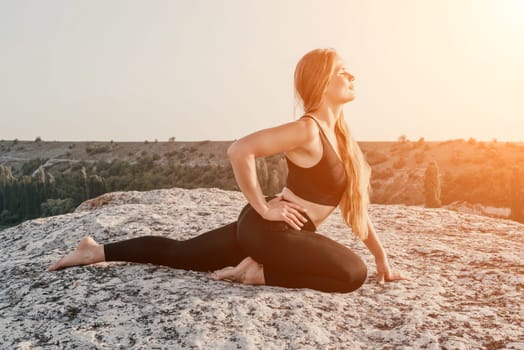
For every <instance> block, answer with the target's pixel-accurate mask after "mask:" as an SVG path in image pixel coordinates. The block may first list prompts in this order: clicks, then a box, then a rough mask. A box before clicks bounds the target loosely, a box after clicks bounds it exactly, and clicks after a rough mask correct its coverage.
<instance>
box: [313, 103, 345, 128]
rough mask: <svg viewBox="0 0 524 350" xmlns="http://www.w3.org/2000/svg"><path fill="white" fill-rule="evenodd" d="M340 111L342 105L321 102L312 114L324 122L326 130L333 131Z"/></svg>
mask: <svg viewBox="0 0 524 350" xmlns="http://www.w3.org/2000/svg"><path fill="white" fill-rule="evenodd" d="M341 113H342V105H334V106H333V105H331V106H329V105H326V104H322V105H321V106H320V108H319V109H317V110H316V111H315V112H313V113H312V114H313V115H314V116H315V117H317V119H318V120H320V121H321V122H323V123H324V126H325V128H326V130H330V131H333V130H335V124H336V123H337V120H338V118H339V116H340V115H341Z"/></svg>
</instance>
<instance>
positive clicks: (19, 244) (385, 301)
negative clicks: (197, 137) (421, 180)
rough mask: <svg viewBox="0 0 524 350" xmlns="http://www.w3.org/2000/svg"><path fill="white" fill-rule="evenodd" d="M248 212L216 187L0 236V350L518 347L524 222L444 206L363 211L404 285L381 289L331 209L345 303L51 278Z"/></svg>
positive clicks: (139, 270) (173, 281) (131, 279)
mask: <svg viewBox="0 0 524 350" xmlns="http://www.w3.org/2000/svg"><path fill="white" fill-rule="evenodd" d="M244 203H245V200H244V199H243V196H242V194H241V193H238V192H227V191H221V190H216V189H197V190H183V189H176V188H174V189H169V190H155V191H149V192H115V193H110V194H105V195H103V196H101V197H99V198H96V199H94V200H90V201H87V202H85V203H83V204H82V205H81V206H80V207H79V208H77V210H76V211H75V212H74V213H71V214H66V215H60V216H55V217H49V218H42V219H37V220H32V221H27V222H24V223H22V224H20V225H19V226H16V227H13V228H9V229H6V230H4V231H2V232H0V236H1V241H2V244H1V247H0V249H1V256H2V258H1V260H0V286H1V289H0V314H1V315H2V316H1V318H0V329H3V331H0V344H1V345H0V348H5V349H34V348H46V349H48V348H49V349H53V348H56V349H71V348H77V349H93V348H96V349H118V348H122V349H128V348H148V349H157V348H169V349H177V348H188V349H210V348H212V349H439V348H446V349H477V348H479V349H480V348H482V349H524V332H523V329H524V308H523V307H524V306H523V305H524V299H523V287H524V265H523V261H524V256H523V254H524V253H523V252H524V225H522V224H519V223H516V222H512V221H507V220H500V219H493V218H488V217H483V216H477V215H472V214H466V213H457V212H454V211H448V210H445V209H425V208H421V207H415V206H402V205H372V206H371V208H370V211H371V217H372V220H373V222H374V223H375V226H376V229H377V232H378V233H379V235H380V236H381V238H382V240H383V243H384V245H385V247H386V249H387V251H388V253H389V256H390V259H391V262H392V264H393V265H394V267H395V268H397V269H400V270H402V271H405V272H406V273H408V274H409V275H410V276H411V278H412V280H411V281H403V282H396V283H388V284H386V285H385V286H381V285H379V284H377V283H376V280H375V272H374V271H375V270H374V261H373V257H372V256H371V255H370V253H369V252H368V251H367V250H366V248H365V246H364V245H363V244H362V243H361V242H359V241H358V240H357V239H355V238H353V237H352V236H351V234H350V233H349V230H348V229H347V228H346V227H345V226H344V225H343V224H342V220H341V218H340V215H339V213H338V212H335V215H333V216H332V217H331V218H330V219H329V221H328V222H326V223H325V224H324V225H323V226H322V227H321V228H320V231H321V232H322V233H324V234H326V235H327V236H329V237H332V238H333V239H336V240H338V241H340V242H342V243H343V244H345V245H347V246H349V247H351V248H352V249H354V250H355V251H356V252H358V253H359V254H360V255H361V256H362V257H363V259H364V260H365V261H366V262H367V264H368V266H369V270H370V273H369V276H368V279H367V281H366V283H365V284H364V285H363V286H362V288H360V289H359V290H358V291H356V292H353V293H350V294H338V293H332V294H328V293H322V292H318V291H314V290H309V289H295V290H292V289H285V288H278V287H267V286H245V285H238V284H232V283H228V282H217V281H213V280H211V279H210V278H209V276H208V274H206V273H199V272H193V271H182V270H176V269H171V268H166V267H162V266H153V265H140V264H130V263H101V264H97V265H91V266H86V267H74V268H69V269H65V270H61V271H58V272H48V271H47V270H46V269H47V266H48V265H50V264H51V263H52V262H54V261H55V260H56V259H58V258H59V257H61V256H62V255H63V254H65V253H66V252H68V251H70V250H71V249H72V248H73V247H74V246H76V244H77V243H78V242H79V241H80V239H81V238H82V237H83V236H85V235H88V234H89V235H91V236H93V237H94V238H95V239H96V240H97V241H99V242H102V243H103V242H110V241H115V240H120V239H125V238H130V237H136V236H140V235H146V234H147V235H150V234H153V235H162V236H169V237H172V238H176V239H185V238H189V237H192V236H194V235H197V234H198V233H199V232H203V231H205V230H209V229H212V228H215V227H217V226H218V225H222V224H225V223H228V222H231V221H234V220H235V219H236V215H237V214H238V212H239V210H240V209H241V207H242V206H243V205H244Z"/></svg>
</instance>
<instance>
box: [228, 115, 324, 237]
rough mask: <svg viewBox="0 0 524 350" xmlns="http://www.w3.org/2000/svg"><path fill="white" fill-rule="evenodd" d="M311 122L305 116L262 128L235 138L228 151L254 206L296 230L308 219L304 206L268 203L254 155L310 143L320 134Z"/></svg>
mask: <svg viewBox="0 0 524 350" xmlns="http://www.w3.org/2000/svg"><path fill="white" fill-rule="evenodd" d="M312 123H314V122H313V121H310V120H309V119H302V120H298V121H295V122H291V123H287V124H283V125H280V126H277V127H274V128H270V129H264V130H260V131H257V132H255V133H253V134H250V135H248V136H246V137H243V138H241V139H239V140H238V141H235V142H234V143H233V144H231V146H229V148H228V150H227V155H228V157H229V160H230V161H231V166H232V168H233V173H234V174H235V179H236V181H237V184H238V187H239V188H240V190H241V191H242V193H243V194H244V196H245V197H246V199H247V200H248V202H249V203H250V204H251V206H252V207H253V209H255V210H256V211H257V212H258V213H259V214H260V215H261V216H262V217H264V218H266V219H268V220H283V221H286V222H288V223H289V224H291V225H292V226H293V227H295V228H296V229H300V227H299V226H302V222H306V221H307V219H306V218H305V217H304V216H302V215H301V214H300V213H299V211H300V210H302V211H303V210H304V209H303V208H302V207H300V206H298V205H297V204H294V203H289V202H281V203H273V204H274V205H270V204H269V203H267V202H266V200H265V198H264V194H263V192H262V188H261V186H260V184H259V182H258V178H257V173H256V165H255V158H257V157H267V156H270V155H273V154H277V153H282V152H289V151H291V150H294V149H296V148H300V147H304V146H305V145H307V144H308V143H311V142H312V141H313V140H314V138H315V137H317V135H316V134H318V131H316V125H312ZM315 133H316V134H315Z"/></svg>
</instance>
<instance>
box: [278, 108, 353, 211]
mask: <svg viewBox="0 0 524 350" xmlns="http://www.w3.org/2000/svg"><path fill="white" fill-rule="evenodd" d="M304 117H308V118H311V119H313V120H314V121H315V122H316V123H317V125H318V128H319V129H320V138H321V139H322V158H320V160H319V161H318V163H317V164H315V165H313V166H312V167H309V168H302V167H300V166H298V165H296V164H295V163H293V162H292V161H290V160H289V159H288V158H287V156H286V161H287V167H288V176H287V185H286V187H287V188H289V189H290V190H291V191H293V193H295V194H296V195H297V196H299V197H301V198H303V199H305V200H308V201H310V202H314V203H318V204H324V205H331V206H337V205H338V203H339V202H340V199H341V198H342V194H343V193H344V190H345V189H346V186H347V176H346V171H345V169H344V164H343V163H342V161H341V160H340V159H339V158H338V155H337V153H336V152H335V150H334V149H333V146H331V143H330V142H329V140H328V138H327V136H326V135H325V134H324V131H323V130H322V127H321V126H320V124H319V123H318V121H317V120H316V119H315V118H313V117H312V116H309V115H304V116H303V117H302V118H304Z"/></svg>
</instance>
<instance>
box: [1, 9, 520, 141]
mask: <svg viewBox="0 0 524 350" xmlns="http://www.w3.org/2000/svg"><path fill="white" fill-rule="evenodd" d="M523 38H524V0H425V1H421V0H396V1H390V0H366V1H364V0H358V1H357V0H325V1H318V0H286V1H280V0H264V1H255V0H221V1H219V0H192V1H189V0H187V1H175V0H172V1H166V0H153V1H146V0H142V1H133V0H119V1H116V0H75V1H68V0H49V1H41V0H17V1H7V0H0V50H1V55H0V139H4V140H12V139H15V138H17V139H19V140H34V139H35V138H36V137H41V138H42V140H44V141H54V140H56V141H110V140H114V141H144V140H154V139H157V140H158V141H167V140H168V138H170V137H175V138H176V140H179V141H199V140H234V139H238V138H240V137H242V136H245V135H247V134H249V133H252V132H254V131H257V130H259V129H263V128H268V127H272V126H276V125H279V124H282V123H286V122H289V121H292V120H295V119H297V118H298V117H299V116H300V114H301V109H300V105H299V104H297V101H296V100H295V97H294V91H293V73H294V69H295V65H296V64H297V62H298V61H299V59H300V58H301V57H302V56H303V55H304V54H305V53H306V52H308V51H310V50H312V49H315V48H319V47H331V48H335V49H336V50H337V51H338V52H339V54H340V55H341V57H342V58H343V59H344V61H345V63H346V66H347V68H348V70H349V71H350V72H351V73H352V74H353V75H354V76H355V82H354V83H355V84H354V85H355V94H356V98H355V100H354V101H352V102H350V103H348V104H347V105H345V107H344V113H345V118H346V121H347V123H348V125H349V127H350V128H351V130H352V133H353V135H354V137H355V138H356V139H357V140H358V141H394V140H397V139H398V138H399V136H401V135H405V136H406V137H407V138H408V139H409V140H418V139H419V138H421V137H424V139H425V140H426V141H432V140H435V141H437V140H449V139H458V138H463V139H466V140H467V139H469V138H470V137H473V138H475V139H477V140H486V141H491V140H493V139H497V140H498V141H517V142H522V141H524V103H522V100H523V97H522V95H523V94H524V88H523V86H522V85H523V84H524V39H523Z"/></svg>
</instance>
